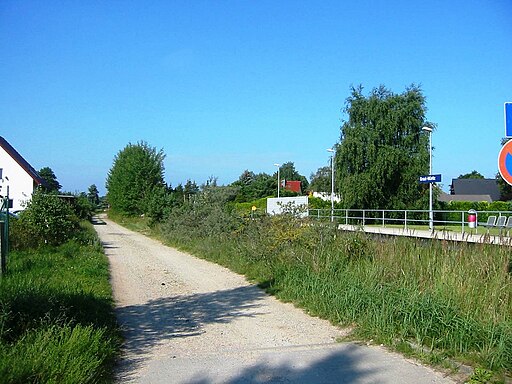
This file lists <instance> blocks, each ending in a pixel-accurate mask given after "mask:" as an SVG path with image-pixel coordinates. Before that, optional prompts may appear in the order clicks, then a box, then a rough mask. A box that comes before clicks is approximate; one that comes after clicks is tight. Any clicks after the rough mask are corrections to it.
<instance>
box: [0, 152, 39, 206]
mask: <svg viewBox="0 0 512 384" xmlns="http://www.w3.org/2000/svg"><path fill="white" fill-rule="evenodd" d="M0 168H2V178H3V182H2V181H0V187H1V189H0V195H2V196H5V195H6V193H7V186H9V198H11V199H12V201H13V207H12V210H13V211H17V210H21V209H24V204H25V203H26V202H27V201H28V200H30V198H31V197H32V193H33V191H34V179H32V177H31V176H30V175H29V174H28V173H27V172H25V170H24V169H23V168H22V167H21V166H20V165H19V164H18V163H17V162H16V161H15V160H14V159H13V158H12V157H11V156H10V155H9V154H8V153H7V152H5V150H4V149H3V148H1V147H0ZM6 177H7V178H8V179H9V180H7V179H6Z"/></svg>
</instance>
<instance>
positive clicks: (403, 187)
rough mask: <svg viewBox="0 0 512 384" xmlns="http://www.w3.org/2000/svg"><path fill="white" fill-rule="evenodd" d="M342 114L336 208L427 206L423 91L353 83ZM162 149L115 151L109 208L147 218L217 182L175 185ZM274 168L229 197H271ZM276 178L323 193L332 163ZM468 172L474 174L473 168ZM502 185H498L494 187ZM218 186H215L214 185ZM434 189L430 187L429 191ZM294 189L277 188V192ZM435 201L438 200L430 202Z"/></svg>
mask: <svg viewBox="0 0 512 384" xmlns="http://www.w3.org/2000/svg"><path fill="white" fill-rule="evenodd" d="M343 111H344V112H345V113H346V115H347V116H348V119H347V120H346V121H343V122H342V125H341V127H340V137H339V141H338V142H337V143H335V144H334V145H333V148H334V149H335V156H334V173H335V190H336V192H337V193H339V194H340V195H341V203H340V204H339V206H340V207H342V208H357V209H360V208H366V209H425V207H427V206H428V195H429V193H428V184H420V183H419V182H418V179H419V176H420V175H427V174H428V173H429V145H430V143H429V137H428V132H425V130H424V129H423V128H424V127H429V128H430V129H433V130H435V129H436V124H435V123H434V122H431V121H428V120H427V118H426V111H427V108H426V98H425V96H424V94H423V91H422V90H421V88H420V87H419V86H417V85H414V84H412V85H410V86H409V87H407V88H406V89H405V91H403V92H401V93H394V92H392V91H391V90H389V89H388V88H386V87H384V86H379V87H376V88H374V89H372V90H370V91H369V92H368V93H367V94H365V92H364V89H363V87H362V86H357V87H352V88H351V92H350V95H349V96H348V97H347V99H346V102H345V106H344V108H343ZM164 159H165V154H164V153H163V150H162V149H160V150H157V149H156V148H154V147H152V146H151V145H149V144H148V143H147V142H145V141H141V142H138V143H136V144H132V143H129V144H128V145H127V146H126V147H125V148H124V149H122V150H121V151H119V153H118V154H117V155H116V156H115V158H114V162H113V165H112V168H111V169H110V171H109V173H108V176H107V181H106V187H107V200H108V203H109V205H110V207H111V209H112V210H113V211H115V212H118V213H120V214H124V215H148V216H150V217H152V218H153V219H155V220H161V219H162V218H163V217H165V216H166V215H167V214H168V213H169V211H170V210H172V209H173V207H177V206H181V205H182V204H186V203H187V202H190V201H191V199H193V197H194V196H195V195H196V194H197V193H199V192H200V191H202V190H203V189H204V188H205V187H211V186H215V187H219V186H217V183H216V179H214V178H212V179H211V180H208V181H207V182H206V183H205V184H203V185H201V186H198V185H197V184H196V183H195V182H194V181H191V180H188V181H187V183H186V184H185V185H181V184H180V185H178V186H177V187H175V188H173V187H171V186H170V185H167V184H166V183H165V181H164V163H163V162H164ZM276 173H277V171H276V172H275V173H274V174H272V175H270V174H267V173H255V172H253V171H250V170H244V171H243V172H242V174H241V175H240V177H239V178H238V180H236V181H234V182H233V183H231V184H230V185H229V186H227V187H230V188H231V191H235V193H230V195H232V196H233V197H232V199H233V201H234V202H248V201H254V200H257V199H259V198H262V197H268V196H275V195H276V191H277V175H276ZM279 173H280V179H281V180H300V181H301V184H302V192H303V193H307V192H310V191H322V192H329V191H330V189H331V188H330V187H331V168H330V166H329V165H328V166H324V167H320V168H319V169H318V170H317V171H316V173H314V174H311V176H310V180H311V182H310V183H309V182H308V180H307V178H306V177H304V176H303V175H301V174H300V173H299V172H297V170H296V169H295V166H294V163H293V162H287V163H284V164H283V165H281V166H280V169H279ZM467 177H478V175H477V172H476V171H474V173H473V174H468V176H467ZM500 187H501V186H500ZM219 188H220V187H219ZM439 193H440V189H439V188H435V194H439ZM290 194H293V193H291V192H289V191H285V190H283V192H282V196H286V195H290ZM434 201H435V202H437V199H435V200H434Z"/></svg>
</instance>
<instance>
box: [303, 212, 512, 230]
mask: <svg viewBox="0 0 512 384" xmlns="http://www.w3.org/2000/svg"><path fill="white" fill-rule="evenodd" d="M475 212H476V220H477V221H476V223H477V224H478V225H480V226H482V225H483V224H485V223H486V222H487V218H488V217H489V216H497V217H500V216H507V217H508V216H512V211H475ZM433 213H434V219H433V224H434V229H439V230H443V229H450V230H457V228H459V229H460V231H461V232H462V233H464V232H465V231H466V230H467V229H469V222H468V215H469V212H467V211H444V210H434V211H433ZM309 217H311V218H316V219H319V220H331V221H336V222H337V223H339V224H347V225H348V224H350V225H362V226H364V225H373V226H377V225H379V226H382V227H387V226H389V227H391V226H395V227H401V228H404V229H408V228H412V227H414V228H418V227H422V226H427V227H428V225H429V211H428V210H405V209H403V210H387V209H334V210H333V211H331V209H327V208H326V209H309ZM478 225H477V226H476V228H475V232H478Z"/></svg>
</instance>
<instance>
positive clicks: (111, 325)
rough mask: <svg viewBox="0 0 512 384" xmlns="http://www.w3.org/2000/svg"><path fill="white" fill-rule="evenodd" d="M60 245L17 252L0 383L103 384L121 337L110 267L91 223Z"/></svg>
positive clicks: (1, 304)
mask: <svg viewBox="0 0 512 384" xmlns="http://www.w3.org/2000/svg"><path fill="white" fill-rule="evenodd" d="M87 227H88V228H86V229H85V230H84V232H82V233H81V234H80V236H79V237H80V238H79V239H76V240H73V241H69V242H67V243H65V244H64V245H62V246H60V247H48V248H43V249H40V250H37V251H36V250H32V251H23V252H12V253H11V254H10V259H9V265H8V267H9V269H8V273H7V275H6V276H3V277H2V278H1V279H0V378H1V379H0V380H1V381H2V382H6V383H101V382H110V381H111V380H112V372H111V367H112V363H113V361H114V358H115V356H116V354H117V351H118V348H119V344H120V336H119V332H118V329H117V325H116V321H115V316H114V313H113V301H112V292H111V287H110V285H109V273H108V262H107V260H106V257H105V255H104V254H103V252H102V249H101V246H100V245H99V244H98V242H97V241H96V238H95V235H93V232H94V231H93V230H92V228H91V227H90V226H87Z"/></svg>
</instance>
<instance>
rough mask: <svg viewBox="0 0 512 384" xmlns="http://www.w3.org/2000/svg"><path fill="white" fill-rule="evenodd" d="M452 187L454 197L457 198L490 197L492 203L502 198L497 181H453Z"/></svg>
mask: <svg viewBox="0 0 512 384" xmlns="http://www.w3.org/2000/svg"><path fill="white" fill-rule="evenodd" d="M452 187H453V195H456V196H457V195H471V196H474V195H489V196H490V197H491V199H492V201H496V200H499V199H500V197H501V196H500V190H499V189H498V184H497V183H496V180H495V179H452ZM466 201H468V200H466ZM473 201H474V200H473Z"/></svg>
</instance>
